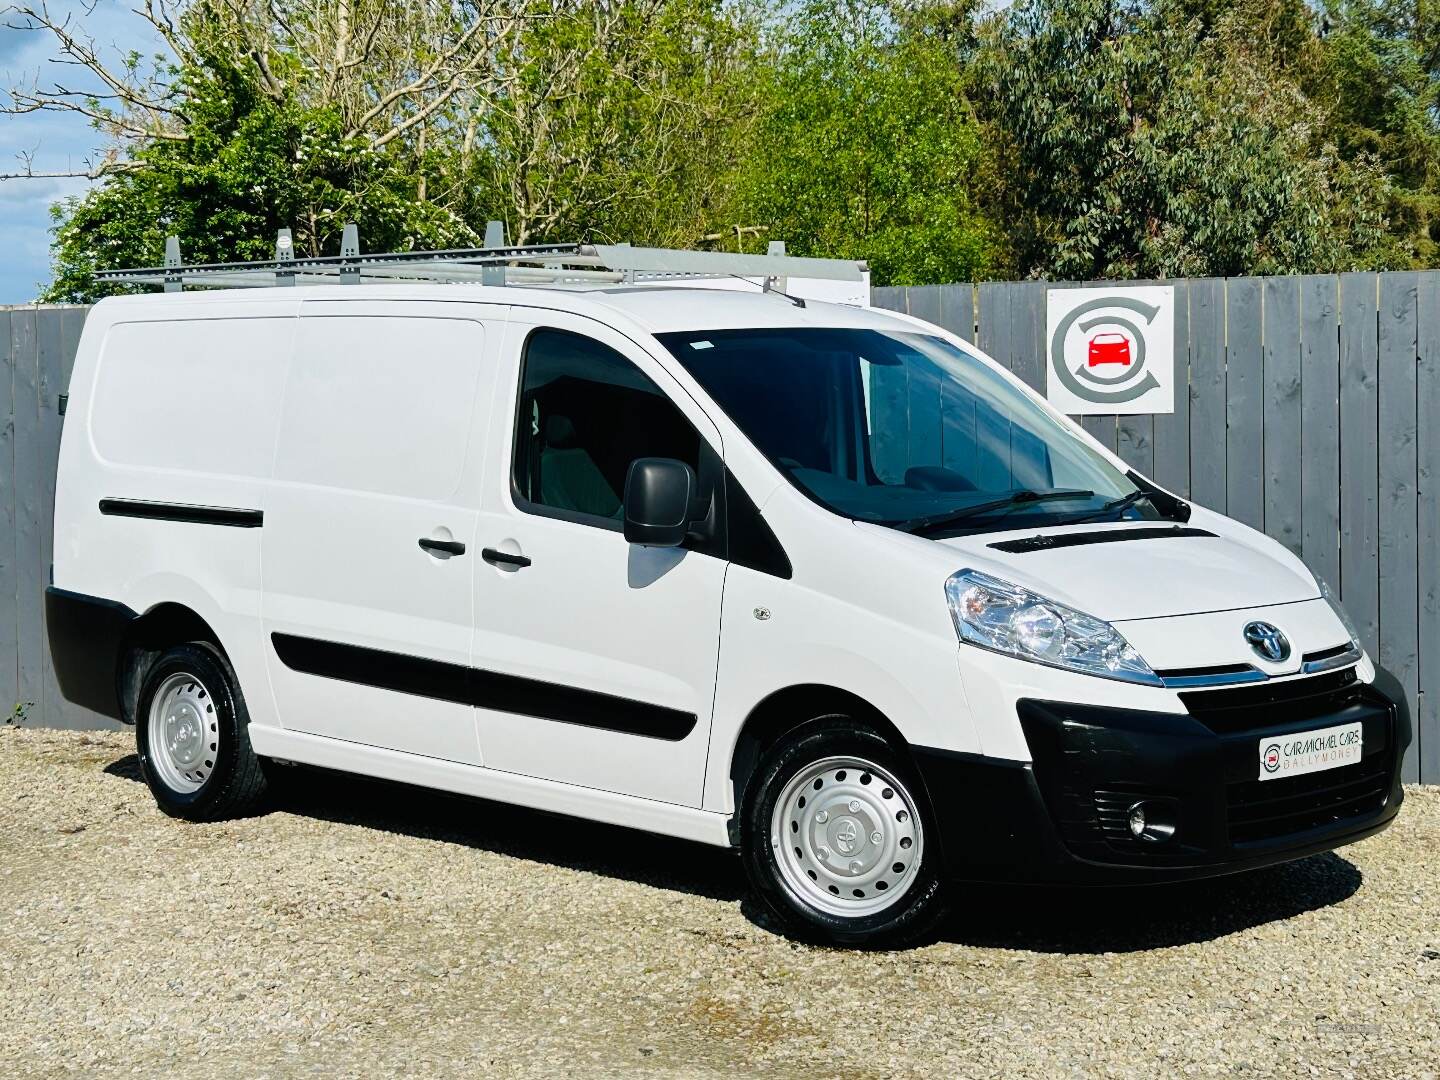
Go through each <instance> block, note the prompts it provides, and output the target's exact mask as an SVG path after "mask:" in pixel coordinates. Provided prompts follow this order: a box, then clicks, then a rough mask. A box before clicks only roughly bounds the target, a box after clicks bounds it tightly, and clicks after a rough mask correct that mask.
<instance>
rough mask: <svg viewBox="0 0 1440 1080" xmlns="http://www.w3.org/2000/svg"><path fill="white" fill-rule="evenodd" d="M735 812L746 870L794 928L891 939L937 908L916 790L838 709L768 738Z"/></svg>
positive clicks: (844, 938)
mask: <svg viewBox="0 0 1440 1080" xmlns="http://www.w3.org/2000/svg"><path fill="white" fill-rule="evenodd" d="M742 814H743V817H742V830H741V832H742V848H743V850H742V855H743V859H744V862H745V867H746V872H747V873H748V874H749V877H750V880H751V883H752V884H753V885H754V887H755V889H756V891H757V892H758V893H759V894H760V897H761V898H762V899H763V900H764V901H765V903H766V905H767V907H769V908H770V910H771V911H772V912H773V913H774V914H775V915H776V916H777V917H778V918H779V919H780V920H781V922H782V923H783V924H784V925H785V927H786V929H787V930H788V931H789V932H790V933H791V934H793V935H794V936H796V937H801V938H805V939H809V940H819V941H825V942H829V943H831V944H837V945H869V946H879V945H890V946H893V945H901V944H905V943H908V942H911V941H914V940H915V939H917V938H920V937H923V936H924V935H925V934H926V933H928V932H929V931H930V930H932V929H933V927H934V926H935V925H936V924H937V923H938V922H939V920H940V919H941V918H942V917H943V916H944V914H945V901H944V896H943V891H944V890H943V889H942V884H941V881H940V879H939V877H938V875H937V873H936V871H935V867H936V865H937V863H938V861H939V852H938V846H939V845H938V842H937V839H936V837H935V836H934V827H933V824H932V822H931V820H930V816H929V809H928V807H927V806H926V805H925V802H924V798H923V791H922V789H921V788H920V785H919V783H918V781H917V780H915V779H914V777H913V776H912V773H911V770H910V768H909V767H908V765H907V763H906V762H904V761H903V760H902V759H901V757H900V756H899V755H898V754H897V753H895V751H894V750H893V749H892V748H891V746H890V744H889V743H887V742H886V741H885V740H884V739H883V738H881V737H880V736H879V735H878V734H876V733H874V732H872V731H869V730H866V729H864V728H857V727H856V726H855V723H854V721H853V720H851V719H850V718H848V717H839V716H836V717H826V718H823V719H821V720H818V721H815V722H813V723H811V724H807V725H806V726H805V727H803V728H801V729H799V730H798V731H796V732H794V733H793V734H791V735H790V736H788V737H786V738H785V739H784V740H782V741H781V742H780V743H779V744H777V745H776V746H775V747H773V748H772V749H771V750H770V752H769V753H767V754H766V755H765V757H764V758H763V760H762V761H761V763H760V767H759V768H758V769H757V770H756V773H755V776H754V778H753V779H752V782H751V783H750V785H749V787H748V791H747V797H746V800H745V806H744V808H743V812H742Z"/></svg>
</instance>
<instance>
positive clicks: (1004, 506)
mask: <svg viewBox="0 0 1440 1080" xmlns="http://www.w3.org/2000/svg"><path fill="white" fill-rule="evenodd" d="M1094 495H1095V493H1094V492H1093V491H1085V490H1083V489H1080V488H1074V489H1059V490H1056V491H1028V490H1026V491H1014V492H1011V493H1010V494H1009V495H1006V496H1005V497H1004V498H1003V499H991V500H990V501H989V502H982V503H976V504H975V505H974V506H966V507H964V508H962V509H960V510H948V511H946V512H945V513H943V514H931V515H929V516H928V517H917V518H906V519H903V520H900V521H880V522H876V524H877V525H888V526H890V527H891V528H892V529H899V530H901V531H902V532H909V533H925V532H928V531H929V530H931V529H938V528H940V527H942V526H945V525H954V524H956V523H957V522H961V521H965V520H968V519H969V518H975V517H980V516H982V515H984V514H991V513H994V512H995V511H997V510H1000V511H1006V510H1010V509H1013V508H1014V507H1017V506H1025V505H1027V504H1029V503H1038V502H1050V501H1051V500H1052V499H1089V498H1093V497H1094Z"/></svg>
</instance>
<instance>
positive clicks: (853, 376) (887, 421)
mask: <svg viewBox="0 0 1440 1080" xmlns="http://www.w3.org/2000/svg"><path fill="white" fill-rule="evenodd" d="M658 336H659V339H660V341H661V343H662V344H664V345H665V347H666V348H667V349H669V350H670V352H671V353H672V354H673V355H674V356H675V357H676V359H678V360H679V361H680V363H681V364H682V365H684V367H685V368H686V369H687V370H688V371H689V372H690V373H691V375H693V376H694V377H695V379H696V380H697V381H698V382H699V383H700V384H701V386H703V387H704V388H705V390H706V392H707V393H709V395H710V396H711V397H712V398H714V400H715V402H716V403H717V404H718V405H719V406H720V407H721V408H722V409H724V410H725V411H726V412H727V413H728V414H729V416H730V418H731V419H732V420H734V422H735V423H736V424H737V425H738V426H739V427H740V429H741V430H742V431H744V432H745V434H746V436H747V437H748V438H749V439H750V440H751V441H752V442H754V443H755V445H756V447H757V448H758V449H759V450H760V451H761V452H762V453H764V454H765V455H766V456H767V457H769V459H770V460H771V461H772V462H774V463H775V465H776V466H777V467H779V468H780V469H781V470H782V471H783V472H784V473H785V474H786V475H787V476H788V477H789V478H790V480H791V481H792V482H793V483H794V484H796V485H797V486H798V487H799V488H800V489H801V490H802V491H804V492H805V493H806V494H808V495H809V496H810V497H811V498H813V499H815V500H816V501H817V502H819V503H821V504H822V505H824V506H827V507H829V508H830V509H832V510H834V511H835V512H836V513H839V514H843V515H845V516H846V517H850V518H855V519H859V520H864V521H873V522H876V523H878V524H885V525H891V526H895V527H897V528H903V529H906V530H907V531H911V532H917V533H924V534H926V535H954V534H959V533H966V532H981V531H987V530H994V529H999V528H1017V527H1021V526H1034V525H1037V524H1056V523H1063V522H1073V521H1083V520H1090V519H1094V520H1114V519H1117V518H1120V517H1125V518H1158V517H1161V516H1162V514H1161V511H1160V510H1159V509H1158V508H1157V507H1156V506H1155V505H1154V504H1153V503H1152V502H1151V501H1150V499H1149V496H1148V494H1147V493H1146V492H1145V491H1143V490H1141V489H1140V488H1138V487H1137V486H1136V485H1135V484H1134V483H1133V482H1132V481H1131V480H1130V478H1129V477H1128V476H1127V475H1126V474H1125V473H1124V472H1122V471H1121V470H1119V469H1117V468H1116V467H1115V466H1113V465H1112V464H1110V462H1109V461H1107V460H1106V459H1105V458H1104V457H1102V456H1101V455H1100V454H1099V453H1097V452H1096V451H1094V450H1093V449H1091V448H1090V447H1089V446H1087V445H1086V444H1085V443H1083V442H1081V441H1080V440H1079V439H1077V438H1075V437H1074V436H1073V435H1072V434H1071V433H1070V432H1069V431H1068V430H1066V429H1065V428H1064V427H1063V426H1062V425H1061V424H1060V423H1059V422H1058V421H1056V420H1055V419H1053V418H1052V417H1051V416H1050V415H1049V414H1048V413H1046V412H1045V410H1043V409H1042V408H1040V407H1039V406H1038V405H1036V404H1035V402H1033V401H1031V400H1030V399H1029V398H1028V397H1026V396H1025V395H1024V394H1023V393H1021V392H1020V391H1019V390H1018V389H1016V388H1015V387H1014V386H1012V385H1011V384H1010V383H1009V382H1008V381H1007V380H1006V379H1004V378H1003V377H1001V376H1000V375H999V374H997V373H996V372H995V371H993V370H992V369H991V368H990V367H988V366H987V365H986V364H984V363H982V362H981V361H980V360H979V359H978V358H977V357H975V356H972V355H971V354H969V353H967V352H965V351H964V350H963V349H960V348H958V347H956V346H954V345H952V344H950V343H949V342H947V341H945V340H944V339H942V338H938V337H934V336H932V335H929V334H923V333H902V332H892V331H881V330H868V329H842V328H823V327H799V328H794V327H786V328H782V329H774V330H766V329H743V330H706V331H694V332H688V331H687V332H683V333H669V334H660V335H658Z"/></svg>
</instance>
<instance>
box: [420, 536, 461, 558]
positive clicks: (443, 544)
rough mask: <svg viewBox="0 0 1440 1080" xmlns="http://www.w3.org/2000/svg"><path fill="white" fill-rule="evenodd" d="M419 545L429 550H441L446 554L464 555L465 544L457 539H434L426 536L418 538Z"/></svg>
mask: <svg viewBox="0 0 1440 1080" xmlns="http://www.w3.org/2000/svg"><path fill="white" fill-rule="evenodd" d="M420 546H421V547H422V548H424V549H425V550H426V551H429V552H432V553H434V552H437V551H442V552H444V553H445V554H446V555H464V554H465V545H464V544H462V543H461V542H460V541H459V540H434V539H432V538H430V537H428V536H422V537H421V538H420Z"/></svg>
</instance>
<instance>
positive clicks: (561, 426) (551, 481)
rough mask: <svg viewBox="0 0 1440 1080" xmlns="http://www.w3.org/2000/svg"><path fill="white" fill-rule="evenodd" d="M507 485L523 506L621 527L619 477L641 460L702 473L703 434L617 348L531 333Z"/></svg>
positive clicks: (549, 333) (569, 336) (559, 335)
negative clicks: (677, 463) (661, 460)
mask: <svg viewBox="0 0 1440 1080" xmlns="http://www.w3.org/2000/svg"><path fill="white" fill-rule="evenodd" d="M515 444H516V445H515V465H514V474H513V482H514V489H515V493H516V501H517V503H519V505H520V507H521V509H526V510H530V511H532V512H540V513H545V512H546V511H550V512H552V513H553V515H554V516H559V517H566V518H574V519H577V520H585V521H587V522H588V523H590V524H597V525H603V526H604V527H607V528H615V529H618V528H619V527H620V523H621V518H622V513H623V506H622V500H623V498H624V494H625V476H626V474H627V473H628V472H629V469H630V463H631V462H632V461H634V460H635V459H636V458H642V457H668V458H678V459H679V460H681V461H684V462H686V463H687V464H689V465H690V467H691V468H692V469H695V470H696V473H697V474H699V472H700V462H699V457H700V437H699V434H698V433H697V432H696V431H695V429H694V427H692V426H691V424H690V422H689V421H688V420H686V419H685V417H684V416H683V415H682V414H681V413H680V411H679V410H678V409H677V408H676V407H675V406H674V405H673V404H672V403H671V402H670V399H669V398H667V397H666V396H665V394H664V393H663V392H662V391H661V390H660V388H659V387H658V386H656V385H655V384H654V383H653V382H652V381H651V380H650V379H649V378H648V377H647V376H646V375H645V374H644V373H642V372H641V371H640V369H639V368H637V367H636V366H635V365H634V364H632V363H631V362H630V361H629V360H627V359H625V358H624V357H623V356H621V355H620V354H619V353H617V352H616V351H615V350H614V349H611V348H610V347H608V346H606V345H602V344H601V343H600V342H598V341H595V340H593V339H591V338H587V337H584V336H582V335H580V334H572V333H569V332H568V331H563V330H537V331H535V333H533V334H532V335H531V336H530V340H529V341H528V342H527V343H526V346H525V357H524V361H523V370H522V372H521V391H520V408H519V415H518V417H517V423H516V440H515Z"/></svg>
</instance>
